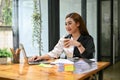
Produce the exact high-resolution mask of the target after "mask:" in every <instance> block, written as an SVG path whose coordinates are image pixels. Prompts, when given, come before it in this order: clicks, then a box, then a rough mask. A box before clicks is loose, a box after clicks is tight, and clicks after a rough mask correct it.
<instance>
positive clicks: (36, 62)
mask: <svg viewBox="0 0 120 80" xmlns="http://www.w3.org/2000/svg"><path fill="white" fill-rule="evenodd" d="M19 47H20V49H21V51H22V53H23V57H24V59H25V61H26V62H27V63H28V64H40V63H45V64H49V63H50V62H48V61H45V60H38V61H29V60H28V59H29V58H31V57H27V54H26V51H25V48H24V46H23V44H20V45H19Z"/></svg>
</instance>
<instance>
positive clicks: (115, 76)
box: [103, 61, 120, 80]
mask: <svg viewBox="0 0 120 80" xmlns="http://www.w3.org/2000/svg"><path fill="white" fill-rule="evenodd" d="M103 80H120V61H119V62H116V63H115V64H114V65H112V66H110V67H108V68H107V69H105V70H104V75H103Z"/></svg>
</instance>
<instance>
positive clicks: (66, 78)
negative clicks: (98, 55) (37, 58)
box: [0, 62, 109, 80]
mask: <svg viewBox="0 0 120 80" xmlns="http://www.w3.org/2000/svg"><path fill="white" fill-rule="evenodd" d="M108 65H109V62H98V69H96V70H94V71H91V72H88V73H85V74H73V73H72V72H58V71H57V67H56V66H55V65H54V66H53V67H51V68H46V67H40V66H38V65H27V64H11V65H0V78H8V79H15V80H84V79H85V78H87V77H89V76H90V75H92V74H96V73H97V72H99V71H101V70H103V69H104V68H106V67H107V66H108Z"/></svg>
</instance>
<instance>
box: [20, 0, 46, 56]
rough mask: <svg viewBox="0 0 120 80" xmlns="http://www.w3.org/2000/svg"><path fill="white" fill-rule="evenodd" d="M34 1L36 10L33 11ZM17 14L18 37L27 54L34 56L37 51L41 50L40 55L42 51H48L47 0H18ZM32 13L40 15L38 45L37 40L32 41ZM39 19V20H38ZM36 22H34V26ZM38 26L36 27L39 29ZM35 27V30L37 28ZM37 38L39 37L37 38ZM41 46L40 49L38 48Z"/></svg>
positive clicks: (37, 53)
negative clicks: (39, 40) (39, 41)
mask: <svg viewBox="0 0 120 80" xmlns="http://www.w3.org/2000/svg"><path fill="white" fill-rule="evenodd" d="M34 1H37V2H36V8H37V10H38V11H37V12H34V11H35V2H34ZM18 10H19V11H18V12H19V13H18V16H19V19H18V20H19V22H18V23H19V25H18V26H19V39H20V41H19V42H20V43H22V44H23V45H24V47H25V50H26V52H27V55H28V56H34V55H39V52H41V55H42V54H43V53H47V52H48V12H47V11H48V7H47V0H19V6H18ZM33 15H34V16H36V15H37V18H38V16H40V17H41V21H42V22H41V24H39V25H38V27H40V25H41V27H40V28H41V32H40V33H38V32H37V31H36V32H37V33H36V34H37V36H38V35H41V36H40V37H41V43H40V44H41V45H42V46H39V45H38V43H37V42H33V33H34V31H33V29H34V28H33V26H34V19H33ZM38 21H39V20H38ZM36 24H37V23H35V26H36ZM40 28H38V29H40ZM38 29H37V30H38ZM38 39H39V38H38ZM40 48H42V49H41V50H39V49H40Z"/></svg>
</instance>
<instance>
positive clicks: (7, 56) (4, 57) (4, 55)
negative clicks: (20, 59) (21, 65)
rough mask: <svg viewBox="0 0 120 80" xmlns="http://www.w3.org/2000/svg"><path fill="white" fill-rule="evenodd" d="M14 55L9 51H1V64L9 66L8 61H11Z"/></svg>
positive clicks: (5, 49) (4, 49)
mask: <svg viewBox="0 0 120 80" xmlns="http://www.w3.org/2000/svg"><path fill="white" fill-rule="evenodd" d="M11 58H12V53H11V51H10V50H9V49H7V48H3V49H0V64H7V63H8V61H11Z"/></svg>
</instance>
